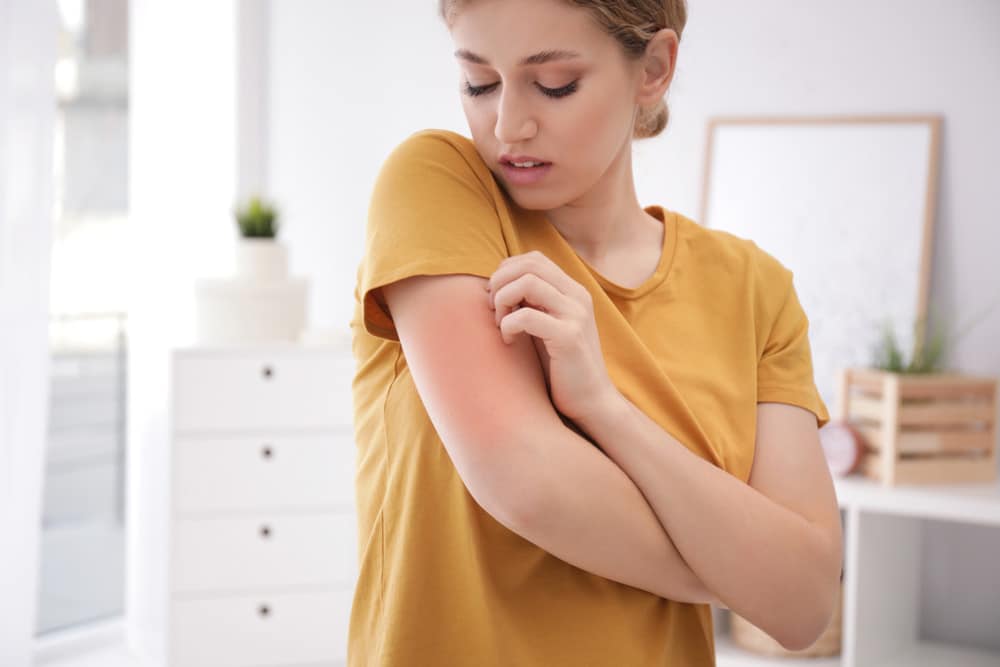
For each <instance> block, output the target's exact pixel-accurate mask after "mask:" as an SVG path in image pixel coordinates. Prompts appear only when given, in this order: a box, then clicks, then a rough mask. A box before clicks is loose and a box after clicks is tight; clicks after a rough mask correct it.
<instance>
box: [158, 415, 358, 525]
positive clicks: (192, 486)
mask: <svg viewBox="0 0 1000 667" xmlns="http://www.w3.org/2000/svg"><path fill="white" fill-rule="evenodd" d="M354 457H355V445H354V436H353V434H351V433H342V432H334V431H329V432H322V433H315V434H309V435H302V434H295V435H289V434H284V433H274V434H270V435H267V434H262V435H260V436H221V435H219V436H214V435H213V436H176V437H175V439H174V442H173V470H174V473H173V480H174V481H173V484H174V485H173V494H174V502H173V504H174V509H175V510H176V511H178V512H181V513H192V512H202V511H218V510H256V509H268V510H285V509H341V510H352V511H353V507H354V503H355V501H354Z"/></svg>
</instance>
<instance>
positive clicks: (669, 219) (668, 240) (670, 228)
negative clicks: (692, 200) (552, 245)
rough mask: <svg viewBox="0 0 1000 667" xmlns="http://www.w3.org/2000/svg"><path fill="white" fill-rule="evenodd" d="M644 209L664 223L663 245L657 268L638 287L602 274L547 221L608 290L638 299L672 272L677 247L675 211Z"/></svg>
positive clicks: (658, 208)
mask: <svg viewBox="0 0 1000 667" xmlns="http://www.w3.org/2000/svg"><path fill="white" fill-rule="evenodd" d="M643 210H644V211H646V212H647V213H649V214H650V215H652V216H653V217H654V218H656V219H657V220H659V221H660V222H661V223H663V226H664V232H663V245H662V246H661V248H660V261H659V263H658V264H657V266H656V270H655V271H654V272H653V274H652V275H651V276H649V278H647V279H646V280H645V282H643V283H642V284H641V285H639V286H637V287H625V286H624V285H619V284H618V283H616V282H614V281H613V280H610V279H608V278H607V277H606V276H604V275H602V274H601V272H600V271H598V270H597V269H595V268H594V267H592V266H591V265H590V264H588V263H587V261H586V260H584V259H583V258H582V257H580V255H579V254H578V253H577V252H576V250H575V249H574V248H573V246H571V245H569V242H567V241H566V239H564V238H563V237H562V235H561V234H559V233H558V230H556V229H555V227H554V226H553V225H552V223H551V222H549V221H548V218H546V222H548V224H549V226H550V227H552V229H553V231H555V232H556V235H557V236H558V237H559V238H560V239H562V242H563V243H564V244H565V245H566V247H568V248H569V249H570V251H571V252H572V253H573V254H574V255H576V257H577V258H578V259H579V260H580V262H581V263H582V264H583V265H584V266H586V267H587V269H588V270H589V271H590V273H591V274H592V275H593V276H594V279H595V280H597V282H599V283H600V284H601V286H602V287H603V288H604V289H605V291H606V292H608V293H610V294H614V295H615V296H617V297H619V298H622V299H638V298H639V297H642V296H645V295H646V294H649V293H650V292H651V291H653V290H654V289H656V287H658V286H659V285H660V283H662V282H663V280H664V279H665V278H666V277H667V274H668V273H670V267H671V266H673V262H674V254H675V252H676V248H677V219H676V215H675V214H674V212H673V211H668V210H666V209H664V208H663V207H662V206H660V205H658V204H652V205H650V206H646V207H644V208H643Z"/></svg>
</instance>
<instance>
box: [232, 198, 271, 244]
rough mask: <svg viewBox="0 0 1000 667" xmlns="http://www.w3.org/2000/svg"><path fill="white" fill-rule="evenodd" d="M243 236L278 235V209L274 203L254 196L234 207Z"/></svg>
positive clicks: (267, 236)
mask: <svg viewBox="0 0 1000 667" xmlns="http://www.w3.org/2000/svg"><path fill="white" fill-rule="evenodd" d="M233 215H235V216H236V224H237V227H239V230H240V235H241V236H242V237H243V238H265V239H267V238H270V239H273V238H275V237H276V236H277V235H278V211H277V210H276V208H275V207H274V205H272V204H270V203H269V202H266V201H263V200H262V199H261V198H260V197H257V196H254V197H250V199H249V200H248V201H247V202H246V203H244V204H242V205H237V206H236V208H234V209H233Z"/></svg>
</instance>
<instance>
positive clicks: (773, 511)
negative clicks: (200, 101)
mask: <svg viewBox="0 0 1000 667" xmlns="http://www.w3.org/2000/svg"><path fill="white" fill-rule="evenodd" d="M602 405H606V406H607V412H605V413H604V414H598V413H596V412H595V414H593V415H591V416H589V417H588V418H589V419H590V420H591V423H588V424H585V425H583V426H584V427H585V428H586V430H587V432H588V433H590V434H592V435H593V436H594V437H595V438H596V439H597V441H598V442H600V443H601V445H602V446H603V448H604V449H605V451H607V453H608V455H609V456H610V457H612V458H613V459H614V460H615V461H616V462H617V463H618V465H620V466H621V467H622V469H623V470H625V471H626V472H627V473H628V474H629V476H630V477H631V478H632V479H634V480H635V481H636V483H637V484H638V485H639V488H640V489H642V490H643V492H644V493H645V494H646V496H647V497H648V498H649V501H650V503H651V505H652V507H653V508H654V509H655V511H656V514H657V516H658V517H659V520H660V522H661V523H662V524H663V525H664V526H665V527H666V529H667V531H668V532H669V534H670V535H671V536H672V537H673V539H674V540H675V541H676V543H677V545H678V548H679V549H680V551H681V553H682V554H683V556H684V558H685V559H686V561H687V562H689V563H691V566H692V568H693V570H694V571H695V573H697V575H698V576H699V577H700V579H701V580H702V581H704V582H705V583H706V584H707V585H708V586H709V587H711V589H712V590H713V591H716V592H717V593H718V595H719V596H720V597H721V598H723V599H725V600H726V603H727V605H728V606H729V607H731V608H732V609H733V610H734V611H736V612H737V613H738V614H740V615H741V616H743V617H744V618H746V619H748V620H749V621H750V622H752V623H753V624H754V625H756V626H757V627H759V628H761V629H762V630H764V631H765V632H767V633H768V634H769V635H771V636H772V637H773V638H775V639H776V640H777V641H778V642H779V643H781V645H782V646H784V647H785V648H787V649H790V650H800V649H803V648H806V647H808V646H810V645H811V644H812V643H813V642H815V641H816V639H817V638H818V637H819V635H820V634H821V633H822V632H823V630H824V629H825V628H826V626H827V625H828V624H829V622H830V618H831V616H832V614H833V610H834V603H835V600H836V594H837V589H838V588H839V586H840V572H841V566H842V535H841V528H840V510H839V508H838V507H837V499H836V493H835V491H834V488H833V482H832V480H831V477H830V471H829V468H828V467H827V465H826V463H825V461H824V459H823V454H822V449H821V446H820V441H819V435H818V432H817V428H816V425H817V422H816V417H815V416H814V415H813V414H812V413H811V412H809V411H808V410H805V409H804V408H801V407H798V406H795V405H784V404H781V403H760V404H758V406H757V411H758V419H757V434H756V448H755V452H754V462H753V467H752V470H751V475H750V479H749V483H744V482H743V481H742V480H740V479H737V478H736V477H735V476H733V475H731V474H729V473H728V472H726V471H724V470H722V469H721V468H718V467H716V466H714V465H713V464H711V463H709V462H708V461H706V460H704V459H702V458H700V457H698V456H697V455H695V454H694V453H693V452H691V451H690V450H689V449H687V448H686V447H685V446H684V445H683V444H682V443H680V442H679V441H677V440H676V439H675V438H674V437H673V436H672V435H670V434H669V433H667V432H666V431H665V430H663V429H662V428H661V427H660V425H659V424H657V423H656V422H654V421H653V420H652V419H650V418H649V417H648V416H647V415H646V414H645V413H643V412H642V410H640V409H639V408H638V407H637V406H635V405H634V404H633V403H632V402H631V401H629V400H628V399H627V398H625V397H624V396H621V395H619V400H618V401H614V400H611V399H609V400H607V401H606V402H603V403H602Z"/></svg>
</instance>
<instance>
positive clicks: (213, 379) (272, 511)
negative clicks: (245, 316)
mask: <svg viewBox="0 0 1000 667" xmlns="http://www.w3.org/2000/svg"><path fill="white" fill-rule="evenodd" d="M353 363H354V362H353V358H352V357H351V354H350V349H349V348H347V347H341V346H333V345H329V346H319V345H309V346H307V345H298V344H292V343H276V344H252V345H250V344H248V345H245V346H238V347H236V346H234V347H197V348H194V347H193V348H182V349H176V350H174V351H173V354H172V359H171V364H172V378H173V380H172V392H171V409H170V411H169V414H170V417H169V419H170V425H171V435H170V450H171V452H170V466H171V471H170V495H171V500H170V502H169V508H170V534H169V542H170V546H169V556H168V568H167V569H168V585H167V590H168V605H169V610H168V612H167V614H166V619H167V642H166V645H167V665H168V666H169V667H192V666H195V665H197V666H198V667H209V666H211V667H224V666H228V665H231V666H233V667H237V666H240V667H243V666H249V665H255V666H257V665H300V664H309V665H343V664H345V662H346V655H347V626H348V619H349V615H350V608H351V601H352V596H353V591H354V584H355V581H356V579H357V537H356V520H355V513H354V452H355V447H354V440H353V431H352V428H351V423H352V413H351V407H352V402H351V378H352V373H353Z"/></svg>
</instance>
